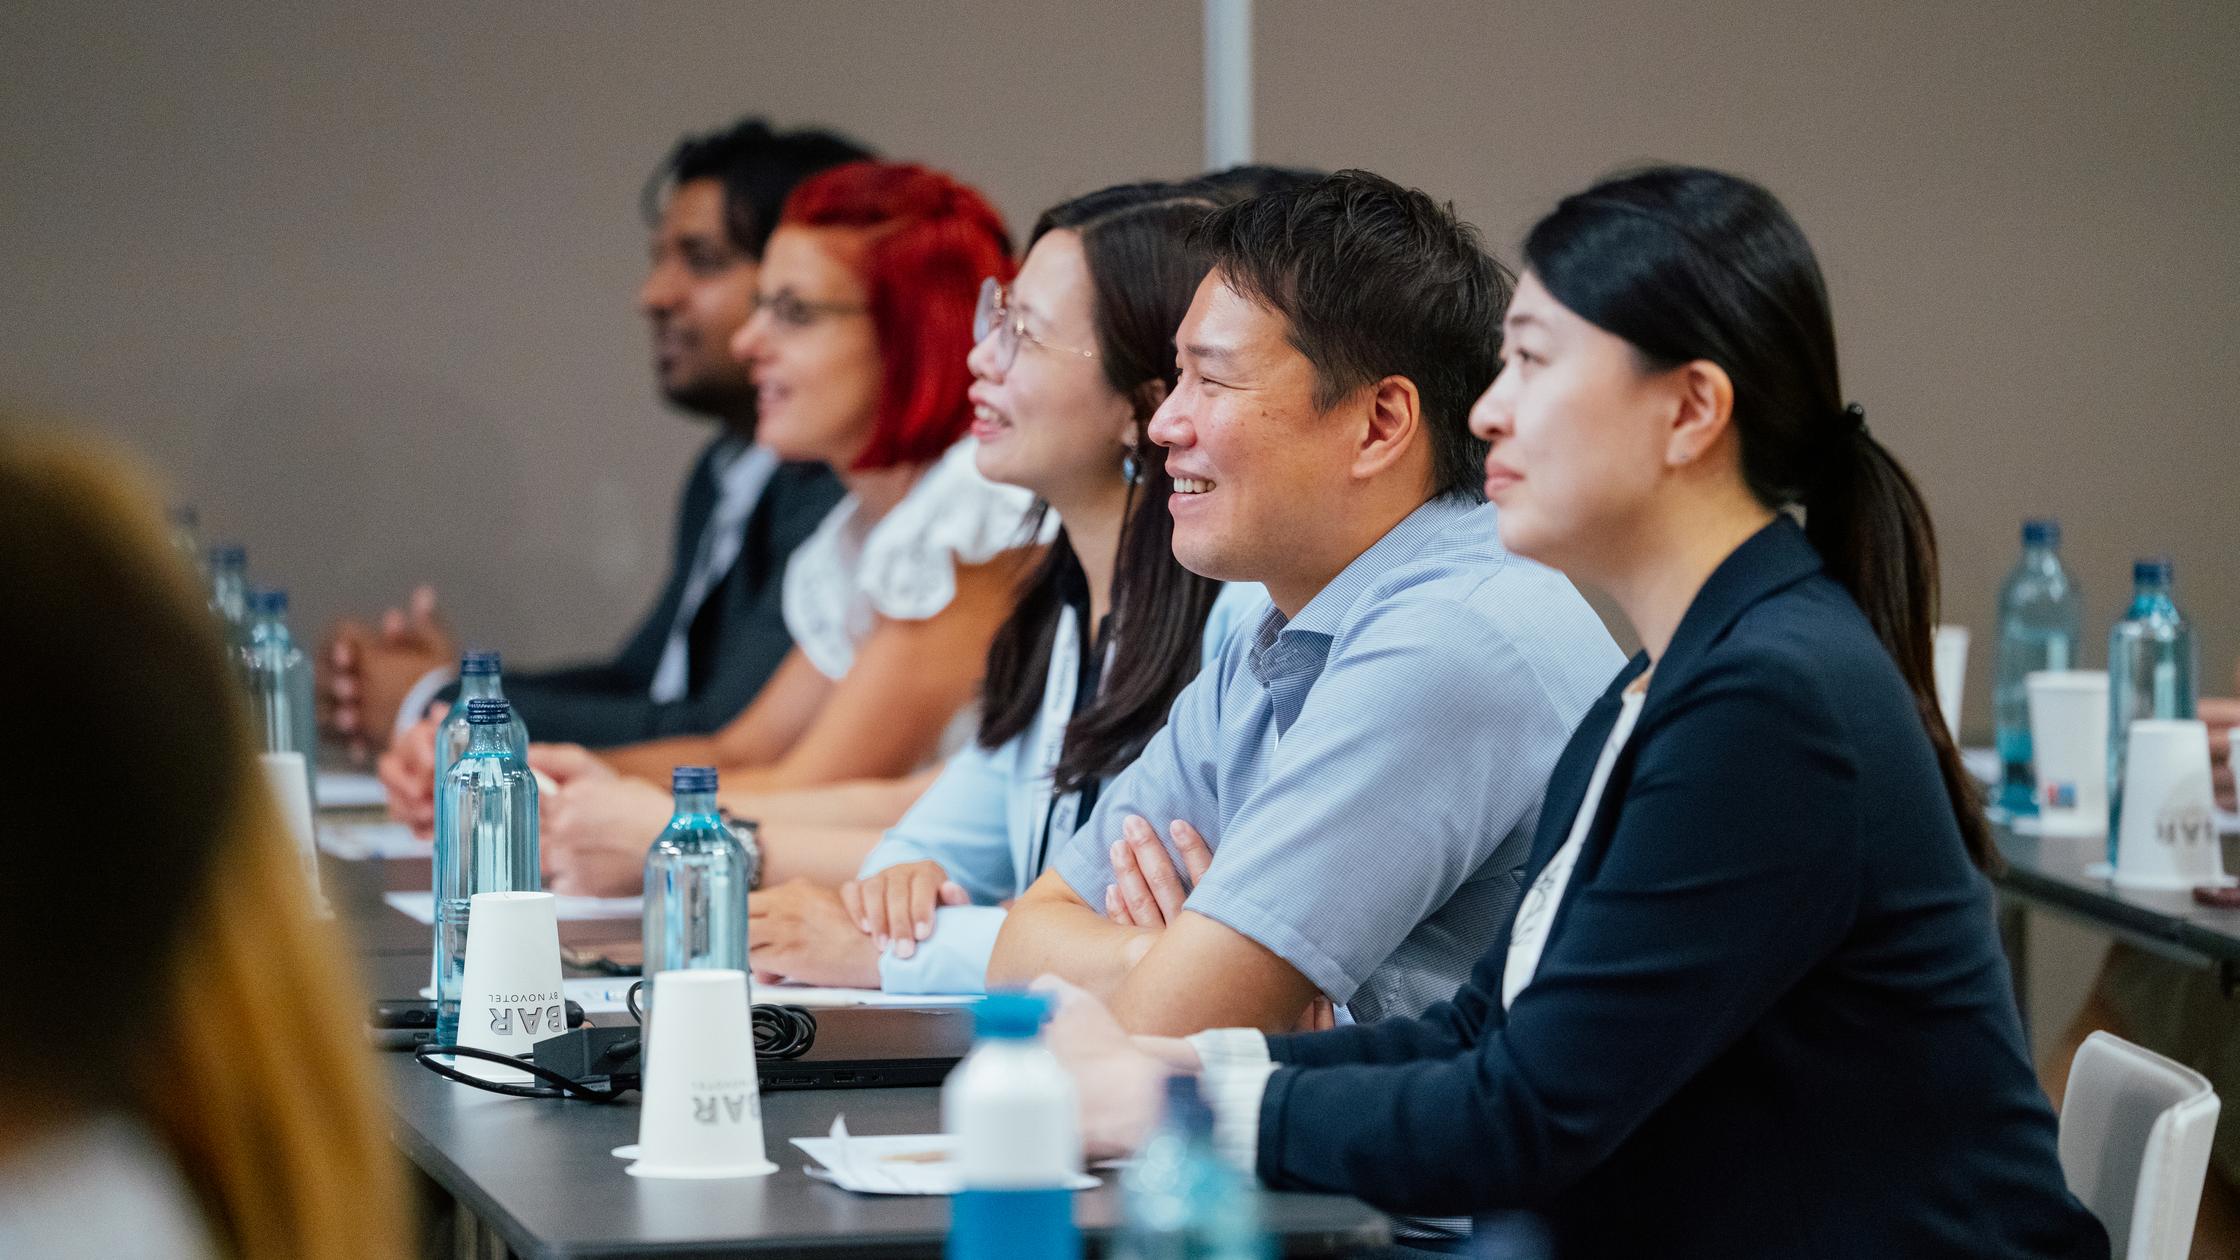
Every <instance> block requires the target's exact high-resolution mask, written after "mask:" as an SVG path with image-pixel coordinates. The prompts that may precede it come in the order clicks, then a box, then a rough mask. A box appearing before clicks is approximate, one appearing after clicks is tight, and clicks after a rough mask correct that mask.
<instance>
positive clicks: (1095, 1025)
mask: <svg viewBox="0 0 2240 1260" xmlns="http://www.w3.org/2000/svg"><path fill="white" fill-rule="evenodd" d="M1033 987H1034V990H1035V992H1037V993H1042V994H1046V995H1048V996H1049V997H1050V999H1051V1000H1052V1001H1053V1002H1055V1003H1056V1005H1057V1013H1056V1014H1055V1015H1053V1016H1052V1017H1051V1020H1050V1025H1049V1028H1048V1029H1047V1031H1046V1033H1045V1039H1046V1040H1047V1041H1048V1042H1049V1045H1050V1050H1051V1052H1052V1053H1053V1054H1056V1055H1057V1056H1058V1062H1060V1063H1062V1064H1064V1065H1065V1068H1066V1071H1067V1072H1069V1073H1071V1074H1072V1076H1073V1080H1074V1084H1075V1086H1076V1087H1077V1088H1076V1089H1075V1090H1074V1093H1075V1094H1076V1095H1078V1096H1079V1097H1080V1100H1081V1145H1082V1147H1083V1148H1084V1150H1085V1153H1086V1154H1087V1155H1088V1156H1089V1158H1091V1159H1106V1158H1110V1157H1112V1156H1117V1155H1129V1154H1133V1153H1134V1152H1135V1150H1136V1149H1137V1148H1138V1147H1140V1146H1142V1145H1143V1142H1144V1139H1145V1138H1147V1137H1149V1136H1151V1127H1152V1126H1153V1125H1154V1124H1156V1123H1157V1122H1158V1119H1159V1095H1160V1092H1161V1090H1162V1088H1163V1087H1164V1083H1165V1081H1166V1079H1167V1077H1168V1076H1170V1075H1172V1071H1171V1070H1170V1063H1172V1064H1173V1065H1175V1066H1180V1065H1181V1063H1182V1062H1183V1061H1184V1060H1185V1059H1187V1060H1192V1061H1194V1060H1195V1059H1196V1058H1197V1053H1196V1052H1195V1051H1193V1050H1191V1049H1190V1047H1189V1044H1188V1043H1187V1042H1182V1041H1175V1040H1172V1039H1159V1040H1158V1042H1157V1044H1159V1045H1162V1046H1165V1047H1171V1048H1172V1049H1171V1051H1170V1054H1169V1055H1168V1056H1166V1057H1162V1056H1160V1055H1156V1054H1152V1053H1149V1052H1147V1051H1146V1049H1145V1047H1144V1045H1143V1044H1142V1043H1144V1042H1147V1041H1151V1040H1152V1039H1149V1038H1141V1037H1133V1038H1132V1037H1130V1036H1128V1032H1127V1030H1126V1029H1124V1028H1122V1027H1121V1026H1120V1021H1119V1020H1117V1019H1114V1018H1113V1017H1112V1012H1111V1011H1109V1010H1106V1009H1105V1005H1104V1003H1102V1002H1099V1001H1098V1000H1097V999H1096V998H1095V997H1094V996H1093V995H1091V994H1090V993H1089V992H1088V991H1087V990H1085V989H1080V988H1076V987H1075V986H1073V985H1070V984H1067V983H1066V982H1065V981H1063V980H1060V979H1059V978H1057V977H1056V976H1043V977H1041V978H1040V979H1038V980H1036V981H1035V982H1034V986H1033Z"/></svg>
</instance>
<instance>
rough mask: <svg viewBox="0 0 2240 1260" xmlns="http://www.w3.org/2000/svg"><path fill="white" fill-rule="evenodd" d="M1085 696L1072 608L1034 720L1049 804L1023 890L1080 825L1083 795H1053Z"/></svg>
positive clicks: (1037, 767)
mask: <svg viewBox="0 0 2240 1260" xmlns="http://www.w3.org/2000/svg"><path fill="white" fill-rule="evenodd" d="M1080 690H1081V618H1080V616H1079V615H1078V614H1076V613H1075V612H1074V610H1073V605H1071V604H1067V605H1065V606H1064V607H1063V608H1060V609H1059V610H1058V629H1057V633H1056V634H1054V635H1053V636H1051V641H1050V672H1049V675H1048V677H1046V678H1045V679H1044V680H1043V684H1042V711H1041V714H1040V716H1038V717H1037V718H1036V720H1035V743H1034V763H1033V770H1034V778H1033V780H1032V782H1033V784H1034V789H1035V799H1037V800H1042V801H1047V802H1048V804H1047V805H1046V806H1045V807H1044V808H1042V809H1041V810H1038V811H1036V813H1035V815H1034V830H1033V832H1032V834H1030V835H1029V836H1028V837H1027V854H1028V860H1029V861H1030V862H1031V863H1032V865H1031V867H1030V868H1029V869H1028V870H1027V872H1026V878H1025V879H1024V880H1022V881H1021V882H1020V885H1019V886H1020V887H1021V888H1024V887H1026V886H1027V885H1028V884H1031V883H1033V882H1034V881H1035V879H1036V878H1037V877H1038V876H1040V875H1041V874H1042V868H1043V864H1044V863H1045V862H1046V861H1047V860H1048V859H1049V855H1050V840H1051V838H1052V837H1053V836H1061V835H1063V836H1070V835H1072V834H1073V829H1074V828H1075V827H1076V826H1078V825H1080V822H1081V797H1082V793H1081V792H1079V791H1073V792H1067V793H1064V794H1063V795H1059V794H1057V793H1056V792H1055V791H1054V788H1055V785H1056V783H1057V778H1058V759H1059V757H1061V756H1062V755H1064V753H1065V748H1066V727H1067V726H1068V725H1069V724H1070V723H1071V722H1072V721H1073V708H1074V701H1075V700H1077V699H1079V698H1080Z"/></svg>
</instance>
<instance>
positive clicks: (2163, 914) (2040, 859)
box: [1992, 819, 2240, 1014]
mask: <svg viewBox="0 0 2240 1260" xmlns="http://www.w3.org/2000/svg"><path fill="white" fill-rule="evenodd" d="M1992 836H1993V839H1994V841H1995V842H1996V843H1997V845H1998V849H1999V854H2000V856H2001V857H2004V858H2005V859H2006V867H2005V869H2004V870H2002V871H2000V872H1998V873H1997V874H1995V875H1994V876H1993V877H1992V883H1993V884H1994V885H1995V886H1997V888H1998V890H1999V930H2000V936H2001V939H2002V941H2003V942H2004V944H2005V945H2006V950H2007V964H2008V966H2009V967H2010V968H2011V970H2012V975H2013V977H2014V986H2015V998H2016V1000H2017V1001H2018V1002H2020V1003H2022V1006H2023V1010H2024V1012H2025V1013H2026V1014H2027V1012H2028V1010H2029V985H2028V983H2027V981H2026V979H2025V971H2026V968H2025V965H2024V964H2025V960H2026V959H2027V958H2028V957H2029V954H2028V945H2029V931H2030V929H2029V918H2028V916H2027V914H2026V913H2025V910H2026V909H2037V910H2043V911H2046V912H2049V913H2052V914H2056V915H2060V916H2061V917H2063V918H2066V919H2070V920H2073V921H2076V922H2080V923H2083V924H2085V925H2087V926H2089V927H2093V928H2096V929H2098V930H2100V931H2103V932H2106V933H2108V934H2109V935H2111V936H2114V937H2116V938H2117V939H2119V940H2122V941H2126V942H2128V943H2130V944H2132V945H2136V946H2138V947H2139V948H2141V949H2144V950H2147V951H2149V952H2151V953H2155V954H2159V955H2161V956H2163V957H2165V958H2169V959H2172V960H2174V961H2177V962H2181V963H2185V964H2187V965H2190V966H2195V967H2201V968H2205V969H2207V970H2210V971H2213V972H2215V973H2216V975H2217V978H2218V981H2219V983H2220V984H2221V985H2222V986H2223V990H2224V995H2225V997H2226V998H2227V999H2232V998H2233V997H2234V995H2235V992H2236V990H2240V910H2221V909H2218V908H2216V907H2213V906H2205V905H2202V904H2200V903H2199V902H2197V901H2195V900H2194V899H2193V894H2192V893H2191V892H2189V891H2179V890H2172V891H2163V890H2156V889H2140V888H2123V887H2119V886H2117V884H2116V883H2115V881H2113V880H2112V879H2110V878H2109V877H2108V876H2107V875H2105V874H2096V873H2094V872H2093V870H2092V868H2093V867H2094V866H2095V865H2096V864H2098V863H2102V862H2105V861H2106V860H2107V847H2106V845H2107V842H2106V841H2105V840H2104V839H2101V838H2098V837H2094V838H2091V839H2085V840H2073V839H2063V838H2056V837H2044V836H2037V835H2030V834H2026V833H2024V832H2021V831H2017V830H2016V829H2015V828H2014V827H2012V826H2011V825H2009V824H2008V823H2007V822H2006V821H2005V820H2004V819H1999V820H1995V821H1994V823H1993V825H1992ZM2226 844H2227V851H2228V853H2229V852H2230V850H2231V848H2232V841H2231V839H2230V838H2228V839H2227V841H2226ZM2228 869H2229V867H2228Z"/></svg>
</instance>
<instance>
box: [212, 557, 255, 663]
mask: <svg viewBox="0 0 2240 1260" xmlns="http://www.w3.org/2000/svg"><path fill="white" fill-rule="evenodd" d="M209 556H210V615H211V616H212V617H214V618H216V619H217V622H218V632H219V633H220V634H221V635H223V636H225V647H226V656H227V658H228V659H229V660H230V661H231V662H232V663H233V667H234V668H235V669H236V670H239V669H240V668H241V653H242V651H243V650H244V649H246V648H247V647H248V646H249V553H248V551H247V550H246V549H245V548H243V547H242V546H241V545H240V544H238V543H224V544H221V545H219V546H216V547H212V548H211V549H210V552H209Z"/></svg>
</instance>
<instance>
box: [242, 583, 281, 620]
mask: <svg viewBox="0 0 2240 1260" xmlns="http://www.w3.org/2000/svg"><path fill="white" fill-rule="evenodd" d="M249 611H250V612H253V613H256V614H258V615H259V616H264V617H278V616H283V615H285V614H286V613H287V611H288V593H287V592H286V591H284V590H281V589H280V588H279V587H277V586H260V587H258V588H256V589H255V590H253V591H250V592H249Z"/></svg>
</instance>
